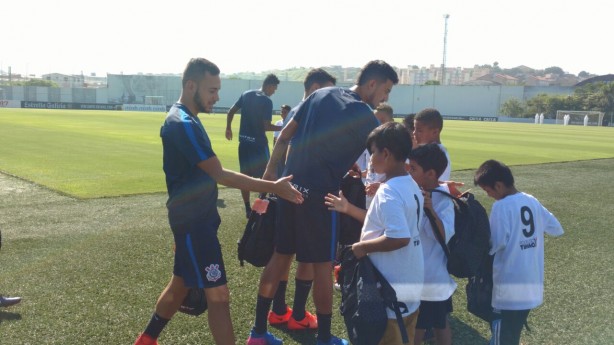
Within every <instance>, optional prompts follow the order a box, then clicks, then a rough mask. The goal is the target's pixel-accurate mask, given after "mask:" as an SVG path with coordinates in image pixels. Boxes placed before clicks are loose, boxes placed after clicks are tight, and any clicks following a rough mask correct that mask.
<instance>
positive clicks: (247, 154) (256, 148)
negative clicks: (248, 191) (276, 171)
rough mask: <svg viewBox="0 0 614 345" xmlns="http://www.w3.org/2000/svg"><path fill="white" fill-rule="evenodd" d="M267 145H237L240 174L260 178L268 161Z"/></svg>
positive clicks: (247, 143) (243, 143)
mask: <svg viewBox="0 0 614 345" xmlns="http://www.w3.org/2000/svg"><path fill="white" fill-rule="evenodd" d="M269 157H270V154H269V144H268V143H264V144H256V143H249V142H242V143H239V166H240V170H241V173H242V174H245V175H248V176H251V177H255V178H261V177H262V175H264V170H265V169H266V165H267V163H268V161H269Z"/></svg>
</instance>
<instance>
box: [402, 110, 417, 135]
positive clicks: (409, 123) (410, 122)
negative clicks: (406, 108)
mask: <svg viewBox="0 0 614 345" xmlns="http://www.w3.org/2000/svg"><path fill="white" fill-rule="evenodd" d="M415 117H416V114H409V115H406V116H405V117H404V118H403V126H405V128H407V129H408V130H409V131H410V132H413V131H414V128H415V127H416V126H414V119H415Z"/></svg>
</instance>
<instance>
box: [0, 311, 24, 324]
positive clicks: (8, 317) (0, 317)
mask: <svg viewBox="0 0 614 345" xmlns="http://www.w3.org/2000/svg"><path fill="white" fill-rule="evenodd" d="M15 320H21V314H19V313H10V312H7V311H0V324H1V323H2V322H3V321H15Z"/></svg>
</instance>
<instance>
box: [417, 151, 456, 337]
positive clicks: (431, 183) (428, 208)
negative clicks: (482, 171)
mask: <svg viewBox="0 0 614 345" xmlns="http://www.w3.org/2000/svg"><path fill="white" fill-rule="evenodd" d="M447 164H448V160H447V159H446V155H445V153H444V152H443V151H442V150H441V148H439V146H438V145H437V144H435V143H431V144H426V145H422V146H419V147H418V148H416V149H414V150H413V151H411V152H410V154H409V173H410V174H411V176H412V178H413V179H414V181H416V183H417V184H418V186H420V187H421V188H422V190H423V192H422V193H423V194H424V209H425V212H428V213H430V215H432V216H433V219H434V220H435V223H436V225H437V229H433V227H432V225H431V222H430V220H429V218H428V217H423V218H422V219H421V220H420V226H419V228H420V239H421V242H422V251H423V252H424V287H423V289H422V300H421V301H420V313H419V314H418V321H417V324H416V335H415V338H414V341H415V344H416V345H419V344H422V341H423V338H424V333H425V332H426V330H429V329H434V336H435V344H437V345H450V344H452V331H451V330H450V324H449V322H448V314H449V313H450V312H452V294H453V293H454V290H456V283H455V282H454V280H453V279H452V278H451V277H450V275H449V274H448V269H447V267H446V266H447V262H448V259H447V257H446V254H445V252H444V251H443V248H442V246H441V244H440V242H439V241H438V239H437V236H436V235H435V233H434V232H433V231H438V232H439V234H440V238H443V239H445V242H446V243H447V242H448V241H449V240H450V238H451V237H452V235H454V204H453V203H452V199H450V198H449V197H447V196H445V195H443V194H441V193H436V192H435V193H431V192H430V191H431V190H433V189H438V190H441V191H444V192H447V193H449V192H450V191H449V189H448V187H447V184H445V183H442V184H440V183H439V179H438V176H440V175H441V173H442V172H443V171H444V169H445V168H446V166H447Z"/></svg>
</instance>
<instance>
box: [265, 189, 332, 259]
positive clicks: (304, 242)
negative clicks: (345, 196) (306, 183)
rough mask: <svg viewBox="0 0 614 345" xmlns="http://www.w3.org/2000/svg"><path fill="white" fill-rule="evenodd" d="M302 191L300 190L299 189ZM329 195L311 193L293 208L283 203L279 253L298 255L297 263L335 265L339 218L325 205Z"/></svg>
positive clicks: (281, 203)
mask: <svg viewBox="0 0 614 345" xmlns="http://www.w3.org/2000/svg"><path fill="white" fill-rule="evenodd" d="M299 190H300V189H299ZM325 195H326V193H314V192H313V191H311V192H310V193H309V195H308V196H307V197H305V193H303V196H304V197H305V201H304V202H303V203H302V204H300V205H297V204H293V203H290V202H288V201H286V200H280V201H279V208H278V211H277V231H276V236H275V245H276V249H275V250H276V251H277V252H278V253H280V254H286V255H290V254H295V253H296V261H298V262H304V263H318V262H327V261H333V260H334V259H335V254H336V250H337V242H338V233H339V230H338V224H337V223H338V214H337V212H334V211H329V210H328V209H327V207H326V205H324V196H325Z"/></svg>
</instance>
